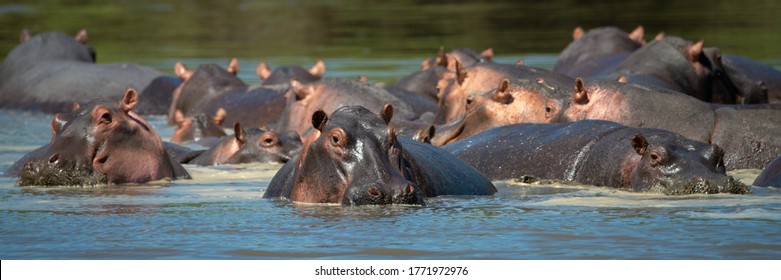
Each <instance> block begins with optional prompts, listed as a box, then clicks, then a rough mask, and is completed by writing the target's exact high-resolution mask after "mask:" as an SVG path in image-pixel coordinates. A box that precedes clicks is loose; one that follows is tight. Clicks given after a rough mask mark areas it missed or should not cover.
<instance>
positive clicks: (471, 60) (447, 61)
mask: <svg viewBox="0 0 781 280" xmlns="http://www.w3.org/2000/svg"><path fill="white" fill-rule="evenodd" d="M493 57H494V50H493V48H487V49H485V50H483V51H482V52H480V53H477V52H476V51H474V50H473V49H469V48H458V49H454V50H452V51H450V52H448V53H445V48H444V47H440V48H439V52H438V53H437V56H435V57H430V58H427V59H426V60H423V62H422V63H420V70H428V69H431V68H436V67H438V66H442V67H447V68H448V69H449V70H451V71H453V70H455V68H453V67H454V66H455V65H454V64H453V63H452V61H458V62H459V63H460V64H461V65H463V66H465V67H469V66H472V65H475V64H478V63H482V62H489V61H491V60H492V59H493Z"/></svg>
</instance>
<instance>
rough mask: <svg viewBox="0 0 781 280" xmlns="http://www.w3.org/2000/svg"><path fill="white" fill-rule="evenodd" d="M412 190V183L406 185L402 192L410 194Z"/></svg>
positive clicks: (413, 189)
mask: <svg viewBox="0 0 781 280" xmlns="http://www.w3.org/2000/svg"><path fill="white" fill-rule="evenodd" d="M414 191H415V188H414V187H412V185H407V187H405V188H404V193H405V194H411V193H412V192H414Z"/></svg>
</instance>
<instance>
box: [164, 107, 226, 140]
mask: <svg viewBox="0 0 781 280" xmlns="http://www.w3.org/2000/svg"><path fill="white" fill-rule="evenodd" d="M175 119H176V130H175V131H174V134H173V135H172V136H171V140H170V141H171V142H174V143H179V144H186V143H189V142H198V143H200V144H206V143H212V141H211V140H210V139H215V138H221V137H223V136H227V134H226V133H225V129H223V128H222V122H223V121H224V120H225V110H218V111H217V112H216V113H215V115H214V116H212V117H209V116H207V115H206V114H203V113H201V114H198V115H195V116H193V117H185V116H183V115H182V112H181V111H176V116H175ZM202 141H204V142H202ZM206 145H207V146H210V144H206Z"/></svg>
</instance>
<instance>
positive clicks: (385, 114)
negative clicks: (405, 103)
mask: <svg viewBox="0 0 781 280" xmlns="http://www.w3.org/2000/svg"><path fill="white" fill-rule="evenodd" d="M380 118H382V120H383V121H385V124H389V123H390V121H391V118H393V105H391V104H390V103H385V105H384V106H382V112H380Z"/></svg>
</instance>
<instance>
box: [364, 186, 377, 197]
mask: <svg viewBox="0 0 781 280" xmlns="http://www.w3.org/2000/svg"><path fill="white" fill-rule="evenodd" d="M367 192H368V193H369V194H370V195H371V196H380V190H378V189H377V188H376V187H371V188H369V190H367Z"/></svg>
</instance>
